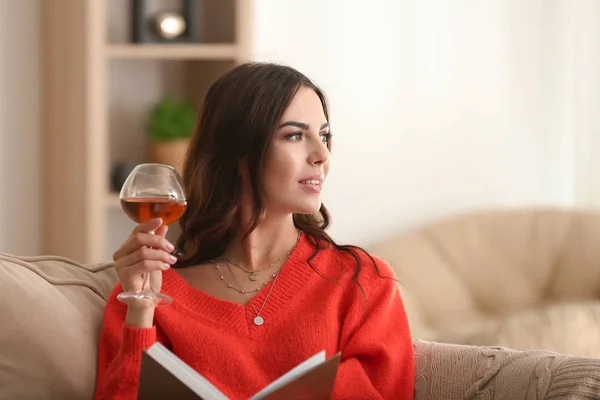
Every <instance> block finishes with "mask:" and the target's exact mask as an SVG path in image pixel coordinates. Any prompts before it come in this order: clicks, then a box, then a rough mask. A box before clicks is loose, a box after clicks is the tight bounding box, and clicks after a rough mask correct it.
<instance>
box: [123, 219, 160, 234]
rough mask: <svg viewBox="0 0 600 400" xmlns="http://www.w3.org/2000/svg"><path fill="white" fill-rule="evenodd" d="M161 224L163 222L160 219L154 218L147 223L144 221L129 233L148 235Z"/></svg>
mask: <svg viewBox="0 0 600 400" xmlns="http://www.w3.org/2000/svg"><path fill="white" fill-rule="evenodd" d="M162 224H163V220H162V219H161V218H154V219H151V220H149V221H146V222H144V223H141V224H139V225H137V226H136V227H135V228H133V232H131V233H132V234H134V233H138V232H144V233H150V232H153V231H155V230H156V229H158V228H159V227H160V226H161V225H162Z"/></svg>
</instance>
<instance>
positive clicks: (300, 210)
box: [293, 201, 321, 214]
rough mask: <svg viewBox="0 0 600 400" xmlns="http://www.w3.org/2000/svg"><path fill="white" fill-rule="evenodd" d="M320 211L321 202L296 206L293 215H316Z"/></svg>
mask: <svg viewBox="0 0 600 400" xmlns="http://www.w3.org/2000/svg"><path fill="white" fill-rule="evenodd" d="M320 209H321V201H319V202H318V203H313V204H302V205H300V204H298V206H297V207H294V210H295V211H294V212H293V213H294V214H316V213H318V212H319V210H320Z"/></svg>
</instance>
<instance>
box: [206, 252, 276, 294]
mask: <svg viewBox="0 0 600 400" xmlns="http://www.w3.org/2000/svg"><path fill="white" fill-rule="evenodd" d="M210 262H212V263H213V264H214V266H215V268H216V269H217V271H218V272H219V278H220V279H221V280H222V281H223V282H225V284H226V285H227V287H228V288H230V289H233V290H235V291H236V292H238V293H242V294H245V293H247V290H246V289H244V288H243V287H242V285H240V284H239V283H238V285H239V286H240V288H239V289H238V288H236V287H235V286H233V285H232V284H230V283H229V282H227V280H226V279H225V276H223V274H222V273H221V269H220V267H219V264H217V263H216V262H214V261H213V260H210ZM227 266H229V264H227ZM229 270H230V271H231V275H233V279H235V280H236V282H237V278H236V276H235V274H234V273H233V270H231V267H229ZM276 276H277V272H276V273H274V274H272V275H271V276H270V277H269V279H268V280H267V281H266V282H264V283H263V284H262V285H261V286H259V287H257V288H256V289H252V290H251V291H250V292H251V293H252V292H260V290H261V289H262V288H264V287H265V286H267V285H268V284H269V282H271V280H273V278H275V277H276Z"/></svg>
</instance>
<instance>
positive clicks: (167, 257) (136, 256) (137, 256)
mask: <svg viewBox="0 0 600 400" xmlns="http://www.w3.org/2000/svg"><path fill="white" fill-rule="evenodd" d="M144 260H148V261H160V262H162V263H163V264H167V265H168V266H170V265H172V264H175V262H176V261H177V258H175V257H174V256H172V255H171V254H169V253H167V252H166V251H163V250H157V249H150V248H147V247H143V248H141V249H138V250H137V251H135V252H133V253H131V254H128V255H127V256H125V257H123V258H122V259H121V260H120V264H121V265H122V266H123V267H124V268H128V267H131V266H133V265H136V264H138V263H140V262H143V261H144ZM167 268H168V267H167Z"/></svg>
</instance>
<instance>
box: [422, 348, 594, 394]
mask: <svg viewBox="0 0 600 400" xmlns="http://www.w3.org/2000/svg"><path fill="white" fill-rule="evenodd" d="M413 345H414V349H415V369H416V370H415V373H416V376H415V400H424V399H428V400H429V399H444V400H453V399H494V400H505V399H506V400H509V399H511V400H512V399H550V398H551V399H566V398H569V399H586V400H589V399H600V359H595V358H586V357H575V356H567V355H562V354H557V353H554V352H551V351H545V350H535V351H516V350H510V349H506V348H502V347H476V346H464V345H455V344H444V343H436V342H428V341H424V340H420V339H415V340H414V341H413Z"/></svg>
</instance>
